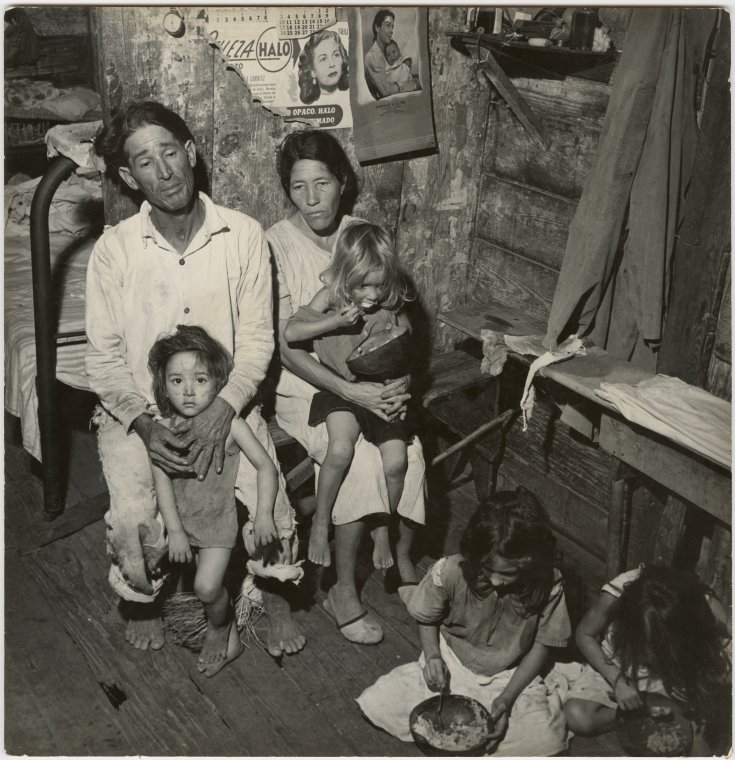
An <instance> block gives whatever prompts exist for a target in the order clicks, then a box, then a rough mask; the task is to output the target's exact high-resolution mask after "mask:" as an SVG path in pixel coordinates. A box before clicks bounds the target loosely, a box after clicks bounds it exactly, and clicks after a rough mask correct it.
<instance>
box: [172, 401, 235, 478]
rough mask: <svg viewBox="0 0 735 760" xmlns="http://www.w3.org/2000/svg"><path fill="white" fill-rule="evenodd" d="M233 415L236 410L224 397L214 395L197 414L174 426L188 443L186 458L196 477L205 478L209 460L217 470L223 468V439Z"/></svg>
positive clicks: (182, 442) (225, 439)
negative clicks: (208, 403)
mask: <svg viewBox="0 0 735 760" xmlns="http://www.w3.org/2000/svg"><path fill="white" fill-rule="evenodd" d="M234 417H235V410H234V409H233V408H232V407H231V406H230V405H229V404H228V403H227V402H226V401H225V400H224V399H221V398H216V399H214V401H212V403H211V404H210V405H209V406H208V407H207V408H206V409H205V410H204V411H202V412H200V413H199V414H197V416H196V417H192V418H190V419H187V420H184V421H183V422H180V423H179V424H178V425H177V426H176V428H175V429H174V432H175V433H176V434H177V435H179V436H180V443H181V445H184V446H190V447H191V448H190V449H189V453H188V456H187V458H188V460H189V464H190V465H191V466H192V467H193V469H194V471H195V472H196V474H197V477H198V478H199V480H204V478H205V477H206V476H207V472H209V466H210V465H211V464H214V467H215V470H216V471H217V473H221V472H222V468H223V466H224V463H225V442H226V441H227V435H228V434H229V432H230V425H231V424H232V420H233V419H234ZM213 460H214V461H213Z"/></svg>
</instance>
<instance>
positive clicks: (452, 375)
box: [268, 349, 517, 500]
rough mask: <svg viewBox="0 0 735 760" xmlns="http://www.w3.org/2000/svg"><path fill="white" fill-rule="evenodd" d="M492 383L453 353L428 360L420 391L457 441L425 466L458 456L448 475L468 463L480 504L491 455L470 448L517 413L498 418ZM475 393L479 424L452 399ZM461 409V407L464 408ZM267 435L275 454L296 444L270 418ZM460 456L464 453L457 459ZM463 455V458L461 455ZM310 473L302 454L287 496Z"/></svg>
mask: <svg viewBox="0 0 735 760" xmlns="http://www.w3.org/2000/svg"><path fill="white" fill-rule="evenodd" d="M497 387H498V383H497V382H496V379H495V378H492V377H489V376H488V375H484V374H482V373H481V372H480V360H479V359H478V358H477V357H475V356H472V355H471V354H469V353H468V352H466V351H463V350H461V349H456V350H454V351H447V352H446V353H443V354H437V355H436V356H434V357H433V358H432V360H431V363H430V366H429V369H428V372H427V378H426V390H425V391H424V392H423V394H422V406H423V408H424V410H425V411H426V413H427V414H428V415H429V416H430V417H431V418H433V419H435V420H437V421H438V422H440V423H442V424H443V425H444V426H446V427H447V428H448V429H449V430H451V431H452V433H454V434H455V435H458V436H459V437H460V439H461V440H460V441H459V442H457V443H455V444H454V445H452V446H450V447H449V448H447V449H446V450H444V451H442V452H441V453H440V454H439V455H438V456H436V457H434V459H433V460H432V461H431V465H436V464H439V463H440V462H442V461H444V460H445V459H448V458H449V457H451V456H452V455H455V454H457V455H459V456H458V457H457V460H456V461H455V464H454V467H452V471H453V472H456V471H459V470H460V468H462V469H463V465H464V464H466V461H467V458H469V459H470V460H471V462H472V471H473V478H474V480H475V488H476V490H477V497H478V499H480V500H485V499H486V498H487V496H488V495H489V492H490V489H491V488H492V485H493V483H494V478H495V468H496V462H495V459H496V457H494V456H488V453H487V450H486V449H485V450H483V451H482V453H481V454H478V453H477V452H476V451H475V450H474V448H475V444H477V443H478V442H479V441H481V440H483V439H485V438H486V437H488V436H489V435H490V434H491V433H492V432H498V431H500V430H502V429H504V426H505V425H506V424H508V422H509V421H511V420H512V419H515V416H517V412H516V411H515V410H509V411H507V412H504V413H503V414H501V415H498V397H497ZM472 391H477V393H478V398H480V399H482V402H481V403H482V404H483V405H484V406H485V408H486V409H487V414H489V415H490V418H489V419H488V420H486V421H484V422H483V414H482V413H479V414H478V413H476V412H477V409H475V410H474V411H473V412H472V413H468V412H467V411H463V410H460V409H459V407H458V406H457V404H456V403H455V402H456V397H457V395H458V394H464V393H465V392H472ZM465 409H466V405H465ZM268 431H269V432H270V434H271V438H272V439H273V443H274V444H275V446H276V450H278V449H283V448H285V447H287V446H291V445H299V444H298V442H297V441H296V440H295V439H294V438H292V437H291V436H290V435H289V434H288V433H286V431H285V430H283V429H282V428H280V427H279V426H278V423H277V422H276V421H275V419H270V420H269V421H268ZM463 454H464V455H463ZM462 455H463V456H462ZM313 474H314V465H313V462H312V461H311V459H310V458H309V457H308V456H304V458H303V459H302V460H301V461H300V462H299V463H298V464H297V465H296V466H295V467H293V468H291V469H290V470H289V471H288V473H287V474H286V484H287V486H288V490H289V492H293V491H295V490H296V489H297V488H299V486H301V485H303V484H304V483H305V482H306V481H307V480H308V479H309V478H310V477H311V476H312V475H313Z"/></svg>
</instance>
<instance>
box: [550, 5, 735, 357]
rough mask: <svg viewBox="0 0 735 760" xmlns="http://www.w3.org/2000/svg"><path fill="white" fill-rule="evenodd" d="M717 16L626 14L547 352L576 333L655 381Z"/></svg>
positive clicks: (653, 11) (661, 11)
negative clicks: (650, 373) (650, 372)
mask: <svg viewBox="0 0 735 760" xmlns="http://www.w3.org/2000/svg"><path fill="white" fill-rule="evenodd" d="M717 13H718V11H716V10H708V9H683V8H641V9H634V10H633V12H632V13H631V18H630V22H629V25H628V32H627V34H626V37H625V43H624V46H623V52H622V54H621V57H620V60H619V62H618V66H617V70H616V72H615V79H614V83H613V88H612V92H611V95H610V101H609V104H608V108H607V114H606V117H605V122H604V124H603V128H602V134H601V136H600V143H599V146H598V150H597V154H596V157H595V161H594V164H593V166H592V170H591V172H590V175H589V177H588V179H587V182H586V184H585V188H584V191H583V193H582V197H581V198H580V201H579V205H578V207H577V210H576V213H575V216H574V219H573V220H572V224H571V226H570V229H569V237H568V239H567V247H566V252H565V255H564V260H563V263H562V268H561V272H560V274H559V280H558V282H557V287H556V292H555V295H554V300H553V303H552V306H551V312H550V315H549V322H548V327H547V334H546V337H545V339H544V345H545V346H546V347H547V348H549V349H554V348H555V347H556V345H557V343H558V342H560V341H561V340H562V339H563V338H564V337H566V336H567V335H568V334H571V333H577V334H578V335H580V336H586V337H589V338H590V339H591V340H592V341H593V342H594V343H595V344H596V345H598V346H601V347H603V348H605V349H607V350H608V351H609V352H610V353H612V354H613V355H615V356H618V357H619V358H622V359H625V360H632V361H634V362H635V363H636V364H640V365H641V366H644V367H645V368H647V369H655V350H656V348H657V346H658V344H659V342H660V340H661V335H662V331H663V320H664V315H665V310H666V296H667V293H668V289H669V283H668V274H669V270H670V263H671V256H672V252H673V250H674V241H675V235H676V231H677V228H678V223H679V221H680V218H679V215H680V211H681V209H682V208H683V199H684V197H685V194H686V189H687V186H688V184H689V178H690V176H691V171H692V164H693V161H694V154H695V150H696V144H697V133H698V128H697V92H698V90H697V87H698V84H701V78H702V71H703V68H704V62H705V54H706V50H707V42H708V40H709V38H710V36H711V33H712V31H713V29H714V25H715V22H716V20H717ZM723 160H727V157H723Z"/></svg>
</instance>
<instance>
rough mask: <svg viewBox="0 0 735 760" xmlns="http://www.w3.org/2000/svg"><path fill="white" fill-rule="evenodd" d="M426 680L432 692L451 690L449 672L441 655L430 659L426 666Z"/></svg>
mask: <svg viewBox="0 0 735 760" xmlns="http://www.w3.org/2000/svg"><path fill="white" fill-rule="evenodd" d="M424 680H425V681H426V685H427V686H428V687H429V688H430V689H431V690H432V691H446V690H448V689H449V670H448V669H447V665H446V663H445V662H444V660H443V659H442V658H441V656H440V655H438V654H435V655H432V656H431V657H429V658H428V659H427V660H426V663H425V664H424Z"/></svg>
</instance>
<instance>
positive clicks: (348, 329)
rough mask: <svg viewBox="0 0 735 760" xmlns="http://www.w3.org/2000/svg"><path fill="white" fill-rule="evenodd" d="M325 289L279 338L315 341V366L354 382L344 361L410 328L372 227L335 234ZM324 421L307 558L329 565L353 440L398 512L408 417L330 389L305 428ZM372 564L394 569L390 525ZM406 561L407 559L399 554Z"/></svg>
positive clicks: (357, 225) (382, 237)
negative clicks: (367, 343) (380, 335)
mask: <svg viewBox="0 0 735 760" xmlns="http://www.w3.org/2000/svg"><path fill="white" fill-rule="evenodd" d="M322 281H323V282H324V283H325V287H324V288H322V290H320V291H319V292H318V293H317V294H316V295H315V296H314V298H313V299H312V301H311V303H310V304H309V305H308V306H306V307H301V308H300V309H299V310H298V311H297V312H296V314H294V316H293V317H292V318H291V319H290V320H289V323H288V324H287V326H286V329H285V331H284V337H285V338H286V340H287V341H288V342H289V344H295V343H303V342H306V341H311V340H313V341H314V350H315V351H316V353H317V356H318V357H319V360H320V361H321V362H322V363H323V364H325V365H326V366H328V367H329V368H330V369H332V370H333V371H334V372H336V373H338V374H340V375H342V377H344V378H345V379H347V380H350V381H352V382H359V380H358V379H357V378H356V377H355V375H353V374H352V372H351V371H350V370H349V368H348V367H347V364H346V360H347V357H348V356H349V354H351V353H352V351H353V350H354V349H355V348H356V347H357V346H358V345H360V344H361V343H362V342H363V341H364V340H366V339H367V338H368V337H369V336H370V335H372V334H375V333H377V332H378V331H383V330H393V329H394V328H395V327H406V328H410V325H409V322H408V318H407V316H406V315H405V313H404V312H403V311H402V306H403V304H404V302H405V301H406V300H407V299H408V294H407V287H406V284H405V280H404V277H403V275H402V273H401V271H400V268H399V265H398V261H397V258H396V255H395V253H394V251H393V245H392V241H391V239H390V236H389V235H388V233H387V232H386V231H385V230H384V229H383V228H382V227H379V226H377V225H373V224H369V223H367V222H353V223H351V224H349V225H348V226H347V227H345V229H344V230H343V231H342V233H341V234H340V237H339V239H338V240H337V243H336V246H335V254H334V258H333V260H332V263H331V265H330V266H329V268H328V269H327V270H326V271H325V272H324V273H323V274H322ZM321 422H325V423H326V427H327V433H328V439H329V441H328V447H327V454H326V456H325V458H324V460H323V462H322V465H321V470H320V473H319V483H318V488H317V499H316V501H317V506H316V512H315V514H314V517H313V520H312V527H311V536H310V539H309V559H310V560H311V561H312V562H314V563H315V564H319V565H329V564H330V563H331V557H330V551H329V543H328V536H329V525H330V521H331V514H332V508H333V506H334V503H335V500H336V498H337V493H338V491H339V488H340V486H341V484H342V480H343V479H344V475H345V473H346V472H347V470H348V469H349V467H350V463H351V461H352V457H353V454H354V450H355V444H356V442H357V439H358V437H359V435H360V433H362V435H363V436H364V437H365V439H366V440H367V441H369V442H371V443H373V444H375V445H376V446H377V447H378V448H379V450H380V454H381V457H382V460H383V471H384V473H385V480H386V487H387V491H388V501H389V506H390V511H391V514H393V513H395V511H396V509H397V507H398V503H399V501H400V498H401V494H402V492H403V484H404V477H405V474H406V468H407V444H408V442H409V441H410V440H411V438H412V437H413V435H412V433H411V430H410V427H409V424H410V423H408V422H407V421H406V420H405V419H400V418H393V419H389V418H388V417H387V416H386V415H385V414H384V413H383V412H379V411H369V410H367V409H366V408H364V407H362V406H359V405H358V404H354V403H352V402H349V401H346V400H345V399H342V398H340V397H339V396H337V395H336V394H334V393H331V392H329V391H320V392H319V393H317V394H315V396H314V398H313V400H312V404H311V409H310V413H309V424H310V425H318V424H319V423H321ZM372 536H373V540H374V543H375V548H374V551H373V564H374V565H375V567H377V568H382V569H388V568H389V567H391V566H392V565H393V564H394V560H393V553H392V549H391V545H390V539H389V533H388V525H387V524H385V522H383V523H382V524H380V525H378V526H377V527H376V528H374V529H373V531H372ZM407 554H408V552H407V550H403V551H402V550H401V547H400V542H399V546H398V547H397V557H396V559H397V562H398V569H399V574H400V577H401V578H402V580H404V581H406V582H409V583H410V582H411V581H413V580H414V575H413V574H414V570H413V565H412V564H411V562H410V559H409V557H408V556H407ZM404 555H405V556H404Z"/></svg>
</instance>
